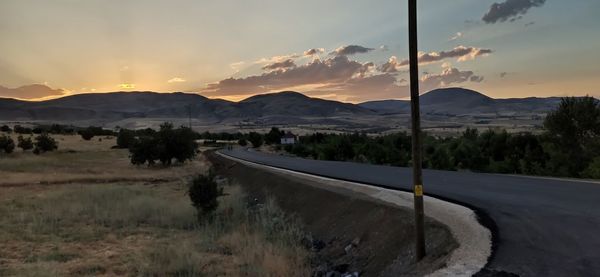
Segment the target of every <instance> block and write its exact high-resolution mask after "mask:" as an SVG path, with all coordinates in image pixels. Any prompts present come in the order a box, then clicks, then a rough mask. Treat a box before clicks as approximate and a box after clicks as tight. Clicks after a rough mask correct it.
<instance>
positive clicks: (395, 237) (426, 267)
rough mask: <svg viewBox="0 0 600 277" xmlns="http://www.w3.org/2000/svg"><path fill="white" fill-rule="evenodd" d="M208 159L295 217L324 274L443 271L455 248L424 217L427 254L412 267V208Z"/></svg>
mask: <svg viewBox="0 0 600 277" xmlns="http://www.w3.org/2000/svg"><path fill="white" fill-rule="evenodd" d="M208 157H209V160H210V161H211V163H212V164H213V166H214V167H215V170H216V171H217V174H220V175H225V176H226V177H228V178H231V179H233V180H234V181H236V182H238V183H239V184H240V185H242V187H243V188H244V190H245V191H246V192H247V194H248V195H249V197H253V198H255V201H257V202H262V201H264V199H265V197H266V196H272V197H274V198H275V199H276V201H277V205H278V206H280V207H281V208H282V209H284V210H285V211H287V212H288V213H295V214H296V215H297V216H298V217H299V218H300V219H301V221H302V222H303V224H305V228H306V230H307V231H308V232H310V233H311V234H312V237H313V241H312V242H309V243H311V244H312V245H313V248H316V249H315V252H316V254H315V256H316V257H315V259H314V261H313V266H314V267H320V268H322V269H323V270H324V271H325V272H326V271H330V270H336V271H339V272H358V273H360V276H380V275H383V274H385V275H390V276H415V275H416V276H419V275H424V274H427V273H430V272H433V271H435V270H436V269H438V268H440V267H442V266H443V265H444V263H445V260H446V258H447V254H448V253H450V252H451V251H452V250H453V249H454V248H455V247H456V246H457V244H456V242H455V240H454V239H453V237H452V235H451V234H450V231H449V230H447V229H446V228H445V227H444V226H443V225H441V224H440V223H438V222H435V221H433V220H431V219H427V220H426V228H427V230H428V232H427V242H428V244H427V248H428V256H427V257H426V258H425V259H424V260H423V261H422V262H420V263H415V262H414V256H413V255H414V254H413V253H414V251H413V243H414V238H415V234H414V229H413V212H412V211H411V210H407V209H403V208H398V207H393V206H390V205H388V204H385V203H382V202H378V201H376V200H372V199H367V198H366V197H365V196H362V195H358V194H353V193H349V192H345V191H331V190H326V189H322V188H317V187H315V186H313V185H314V184H311V183H310V182H308V181H305V180H300V179H296V178H293V177H290V176H285V175H280V174H276V173H272V172H267V171H263V170H257V169H255V168H251V167H248V166H245V165H242V164H239V163H236V162H233V161H231V160H227V159H225V158H222V157H220V156H218V155H216V154H214V153H211V154H208ZM319 248H322V249H320V250H318V249H319ZM391 265H394V266H393V267H391ZM392 268H393V271H390V269H392Z"/></svg>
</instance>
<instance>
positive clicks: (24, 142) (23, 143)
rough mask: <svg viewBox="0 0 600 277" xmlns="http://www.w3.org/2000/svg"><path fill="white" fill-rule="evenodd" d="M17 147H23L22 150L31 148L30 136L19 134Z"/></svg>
mask: <svg viewBox="0 0 600 277" xmlns="http://www.w3.org/2000/svg"><path fill="white" fill-rule="evenodd" d="M17 141H18V144H17V146H19V148H21V149H23V151H27V150H31V149H33V141H31V137H28V138H23V136H21V135H20V136H19V137H18V138H17Z"/></svg>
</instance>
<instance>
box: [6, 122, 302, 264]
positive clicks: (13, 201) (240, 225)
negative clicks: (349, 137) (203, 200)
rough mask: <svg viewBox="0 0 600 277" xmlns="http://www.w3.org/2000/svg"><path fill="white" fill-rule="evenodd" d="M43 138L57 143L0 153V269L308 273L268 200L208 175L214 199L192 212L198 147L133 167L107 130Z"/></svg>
mask: <svg viewBox="0 0 600 277" xmlns="http://www.w3.org/2000/svg"><path fill="white" fill-rule="evenodd" d="M13 135H14V134H13ZM53 137H54V139H56V141H57V142H59V143H60V145H61V148H60V149H59V150H57V151H53V152H48V153H44V154H43V155H34V154H33V153H31V152H30V151H27V152H23V151H15V152H13V153H10V154H3V155H2V156H1V157H0V175H1V176H3V180H0V241H1V242H2V246H3V247H2V248H0V265H2V266H0V275H2V276H12V275H16V276H41V275H43V276H64V275H71V276H82V275H97V274H102V275H144V276H307V275H309V274H310V266H309V263H308V262H309V252H308V250H306V249H305V248H304V246H302V245H301V243H300V241H301V238H302V234H303V233H302V228H301V225H300V224H299V223H298V221H297V220H296V219H295V218H294V217H291V216H289V215H287V214H285V213H283V212H282V210H281V209H280V208H279V207H278V206H277V205H275V204H274V203H275V202H274V201H273V200H272V199H267V200H265V201H264V202H261V203H258V202H256V201H249V200H248V197H247V196H246V194H245V192H244V191H243V190H242V189H241V188H240V187H239V186H237V185H235V184H230V183H229V182H227V181H220V182H218V184H217V183H216V182H214V179H210V182H209V183H210V184H215V185H216V186H218V187H217V190H218V191H219V192H220V195H219V196H218V198H217V199H216V200H217V201H218V202H217V205H214V204H215V203H214V202H213V206H211V207H213V209H210V211H209V212H207V213H202V214H201V215H199V214H198V211H197V209H196V208H195V207H194V206H193V205H192V201H190V196H189V189H190V184H191V180H193V179H194V178H196V179H198V178H201V177H198V176H197V174H198V173H201V174H207V172H208V168H209V167H210V164H209V163H208V161H207V160H206V159H205V158H204V156H203V155H197V156H196V157H194V158H192V159H191V160H190V161H189V162H187V163H185V164H179V165H173V166H171V167H139V166H133V165H131V164H130V161H129V156H128V155H129V153H128V151H127V150H125V149H116V148H111V147H112V146H114V144H115V141H116V139H115V138H114V137H110V138H109V137H106V136H103V137H102V140H96V139H91V140H89V141H88V140H85V139H84V138H82V137H81V136H79V135H54V136H53ZM201 176H204V177H202V178H205V179H206V178H209V177H208V176H210V178H212V177H213V176H212V175H201ZM211 199H212V198H211ZM208 214H210V220H204V219H205V218H207V217H208V216H209V215H208ZM199 219H200V220H199Z"/></svg>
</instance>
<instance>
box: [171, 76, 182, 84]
mask: <svg viewBox="0 0 600 277" xmlns="http://www.w3.org/2000/svg"><path fill="white" fill-rule="evenodd" d="M185 82H186V80H185V79H183V78H180V77H174V78H171V79H169V80H168V81H167V83H169V84H172V83H185Z"/></svg>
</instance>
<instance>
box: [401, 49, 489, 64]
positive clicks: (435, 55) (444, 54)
mask: <svg viewBox="0 0 600 277" xmlns="http://www.w3.org/2000/svg"><path fill="white" fill-rule="evenodd" d="M492 52H493V51H492V50H491V49H481V48H475V47H465V46H462V45H460V46H457V47H454V48H453V49H452V50H449V51H441V52H430V53H424V52H421V53H419V64H428V63H434V62H439V61H441V60H444V59H449V58H457V59H458V61H459V62H462V61H467V60H472V59H475V58H476V57H479V56H487V55H489V54H491V53H492ZM406 64H408V61H406Z"/></svg>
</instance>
